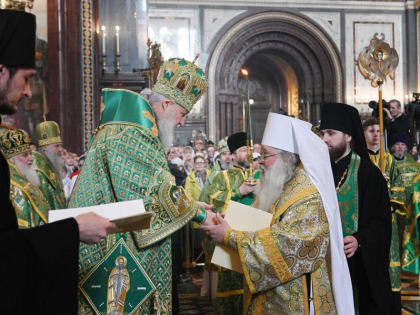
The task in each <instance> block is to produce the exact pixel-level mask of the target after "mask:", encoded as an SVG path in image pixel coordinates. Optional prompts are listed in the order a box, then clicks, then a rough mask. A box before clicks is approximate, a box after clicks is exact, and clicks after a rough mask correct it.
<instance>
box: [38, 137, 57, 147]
mask: <svg viewBox="0 0 420 315" xmlns="http://www.w3.org/2000/svg"><path fill="white" fill-rule="evenodd" d="M38 143H39V146H40V147H43V146H45V145H49V144H55V143H63V141H62V140H61V137H60V136H58V137H52V138H48V139H41V140H39V141H38Z"/></svg>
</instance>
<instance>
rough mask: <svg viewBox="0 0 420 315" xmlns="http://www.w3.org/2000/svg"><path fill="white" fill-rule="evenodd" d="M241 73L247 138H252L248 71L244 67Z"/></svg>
mask: <svg viewBox="0 0 420 315" xmlns="http://www.w3.org/2000/svg"><path fill="white" fill-rule="evenodd" d="M241 72H242V74H243V75H244V76H245V93H246V112H247V124H246V131H247V138H248V139H249V140H252V125H251V106H250V103H249V80H248V71H247V70H246V69H242V70H241Z"/></svg>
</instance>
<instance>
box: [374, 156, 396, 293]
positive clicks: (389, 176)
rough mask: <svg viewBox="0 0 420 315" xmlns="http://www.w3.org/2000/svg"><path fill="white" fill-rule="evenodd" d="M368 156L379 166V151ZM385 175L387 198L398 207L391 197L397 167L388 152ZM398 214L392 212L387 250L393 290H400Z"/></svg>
mask: <svg viewBox="0 0 420 315" xmlns="http://www.w3.org/2000/svg"><path fill="white" fill-rule="evenodd" d="M369 158H370V160H371V161H372V162H373V164H375V165H376V166H377V167H378V168H379V162H380V161H379V153H378V154H371V153H369ZM385 177H386V180H387V184H388V193H389V199H390V200H391V202H393V204H394V207H398V208H399V204H400V203H399V202H395V201H394V200H395V199H394V198H393V190H392V187H393V186H394V185H395V184H396V182H397V178H398V177H399V170H398V168H396V167H394V159H393V157H392V155H391V154H390V153H389V152H386V155H385ZM397 221H398V215H397V213H396V212H393V213H392V236H391V248H390V251H389V256H390V257H389V258H390V259H389V278H390V280H391V288H392V291H393V292H399V291H401V257H400V239H399V235H398V223H397Z"/></svg>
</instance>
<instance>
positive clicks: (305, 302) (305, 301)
mask: <svg viewBox="0 0 420 315" xmlns="http://www.w3.org/2000/svg"><path fill="white" fill-rule="evenodd" d="M301 279H302V280H301V282H302V291H303V313H304V314H305V315H309V303H308V302H309V295H308V286H307V285H306V277H305V275H303V276H302V277H301ZM312 291H314V290H312Z"/></svg>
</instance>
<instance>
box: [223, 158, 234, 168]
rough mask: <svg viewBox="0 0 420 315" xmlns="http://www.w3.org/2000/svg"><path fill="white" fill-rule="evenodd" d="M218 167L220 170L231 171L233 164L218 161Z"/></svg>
mask: <svg viewBox="0 0 420 315" xmlns="http://www.w3.org/2000/svg"><path fill="white" fill-rule="evenodd" d="M220 167H221V168H222V170H228V169H231V168H232V167H233V163H232V162H223V161H222V160H220Z"/></svg>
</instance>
